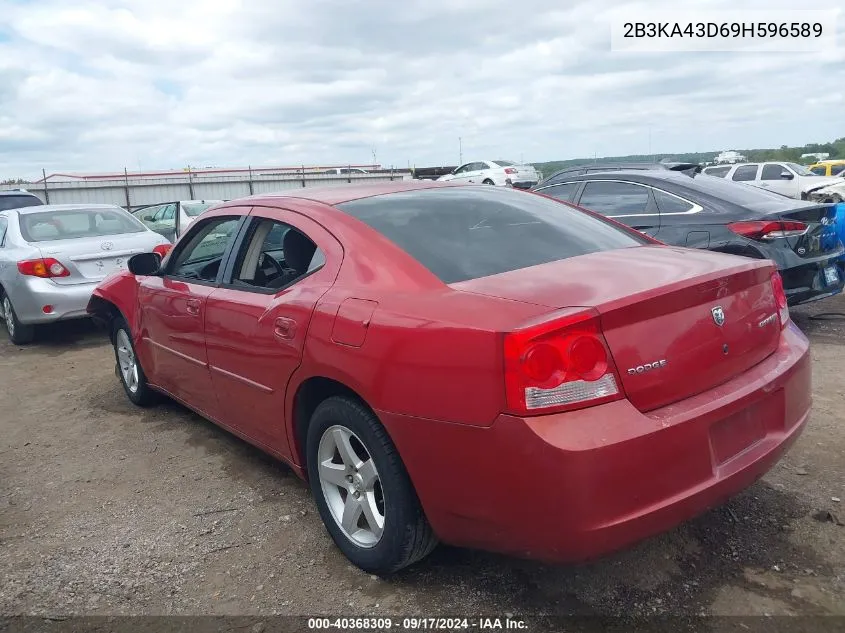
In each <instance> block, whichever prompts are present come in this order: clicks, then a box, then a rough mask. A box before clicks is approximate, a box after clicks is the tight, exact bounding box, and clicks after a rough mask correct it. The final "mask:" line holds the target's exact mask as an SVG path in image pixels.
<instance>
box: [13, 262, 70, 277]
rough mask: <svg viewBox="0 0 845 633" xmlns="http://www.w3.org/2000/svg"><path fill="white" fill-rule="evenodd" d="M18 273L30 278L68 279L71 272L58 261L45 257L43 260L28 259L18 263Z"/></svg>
mask: <svg viewBox="0 0 845 633" xmlns="http://www.w3.org/2000/svg"><path fill="white" fill-rule="evenodd" d="M18 271H19V272H20V273H21V274H22V275H28V276H30V277H43V278H44V279H50V278H51V277H67V276H68V275H70V272H69V271H68V269H67V268H65V267H64V266H62V264H61V262H58V261H56V260H55V259H53V258H52V257H45V258H43V259H27V260H24V261H22V262H18Z"/></svg>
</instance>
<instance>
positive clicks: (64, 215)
mask: <svg viewBox="0 0 845 633" xmlns="http://www.w3.org/2000/svg"><path fill="white" fill-rule="evenodd" d="M19 222H20V228H21V235H23V238H24V239H25V240H26V241H27V242H51V241H54V240H69V239H74V238H82V237H100V236H104V235H120V234H122V233H143V232H144V231H146V230H147V229H146V227H144V225H143V224H141V223H140V222H139V221H138V220H136V219H135V218H133V217H132V216H131V215H129V214H128V213H124V212H122V211H112V210H111V209H73V210H68V211H45V212H43V213H22V214H21V215H20V219H19Z"/></svg>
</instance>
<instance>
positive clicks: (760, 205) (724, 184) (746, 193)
mask: <svg viewBox="0 0 845 633" xmlns="http://www.w3.org/2000/svg"><path fill="white" fill-rule="evenodd" d="M673 182H675V183H676V184H678V185H681V186H682V187H685V188H687V189H691V190H693V191H699V192H701V193H704V194H707V195H709V196H713V197H714V198H719V199H720V200H725V201H726V202H731V203H733V204H737V205H739V206H741V207H745V208H746V209H748V210H750V211H758V212H760V213H774V212H777V211H787V210H790V209H798V208H801V207H805V206H812V205H808V203H806V202H801V201H800V200H795V199H794V198H788V197H786V196H782V195H781V194H779V193H774V192H772V191H766V190H765V189H761V188H760V187H755V186H754V185H746V184H745V183H742V182H734V181H732V180H725V179H723V178H719V177H717V176H708V175H707V174H699V175H698V176H696V177H695V178H687V177H685V178H684V180H673Z"/></svg>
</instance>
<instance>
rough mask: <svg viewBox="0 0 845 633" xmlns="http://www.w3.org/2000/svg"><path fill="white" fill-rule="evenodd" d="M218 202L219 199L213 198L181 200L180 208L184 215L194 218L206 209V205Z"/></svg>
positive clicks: (209, 205)
mask: <svg viewBox="0 0 845 633" xmlns="http://www.w3.org/2000/svg"><path fill="white" fill-rule="evenodd" d="M218 202H220V200H215V201H213V202H183V203H182V209H183V210H184V211H185V215H187V216H188V217H189V218H195V217H197V216H198V215H199V214H200V213H202V212H203V211H205V210H206V209H208V207H211V206H214V205H215V204H217V203H218Z"/></svg>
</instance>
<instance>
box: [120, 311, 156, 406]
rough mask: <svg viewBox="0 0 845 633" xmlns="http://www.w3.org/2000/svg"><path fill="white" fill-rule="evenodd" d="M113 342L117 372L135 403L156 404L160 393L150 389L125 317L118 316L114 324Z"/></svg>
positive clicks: (142, 404) (124, 388)
mask: <svg viewBox="0 0 845 633" xmlns="http://www.w3.org/2000/svg"><path fill="white" fill-rule="evenodd" d="M112 344H113V345H114V359H115V363H116V367H115V372H116V373H117V375H118V377H119V378H120V384H122V385H123V390H124V391H125V392H126V395H127V397H128V398H129V399H130V400H131V401H132V403H133V404H135V405H137V406H139V407H148V406H150V405H152V404H155V403H156V401H157V400H158V394H157V393H156V392H154V391H153V390H152V389H150V387H149V385H148V384H147V376H146V375H145V374H144V370H143V369H142V368H141V363H140V362H138V356H137V355H136V354H135V346H134V345H133V344H132V333H131V332H130V330H129V325H128V324H127V323H126V320H125V319H124V318H123V317H117V318H116V319H115V320H114V324H113V326H112Z"/></svg>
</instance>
